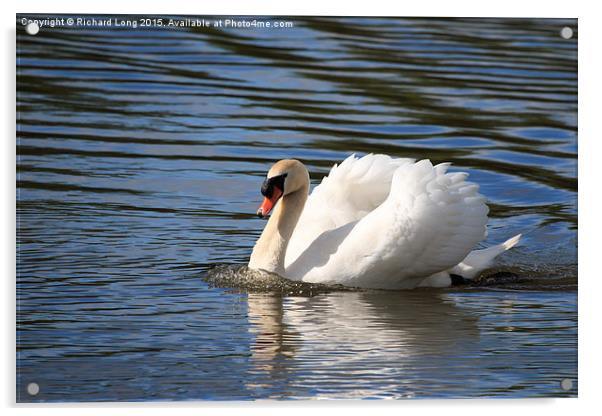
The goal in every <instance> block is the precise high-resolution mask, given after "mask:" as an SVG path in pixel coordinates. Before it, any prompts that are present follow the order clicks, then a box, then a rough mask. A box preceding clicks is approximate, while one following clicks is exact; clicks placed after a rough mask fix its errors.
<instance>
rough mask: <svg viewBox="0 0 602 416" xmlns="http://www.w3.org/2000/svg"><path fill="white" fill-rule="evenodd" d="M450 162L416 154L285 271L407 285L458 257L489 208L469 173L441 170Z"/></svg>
mask: <svg viewBox="0 0 602 416" xmlns="http://www.w3.org/2000/svg"><path fill="white" fill-rule="evenodd" d="M448 166H449V164H440V165H437V166H433V165H432V164H431V162H430V161H429V160H422V161H420V162H417V163H408V164H403V165H401V166H400V167H398V168H397V169H396V171H395V173H394V175H393V178H392V184H391V190H390V193H389V195H388V197H387V198H386V199H385V201H384V202H383V203H382V204H380V205H379V206H378V207H377V208H376V209H374V210H373V211H371V212H370V213H369V214H367V215H365V216H364V217H363V218H362V219H360V220H357V221H355V222H352V223H349V224H347V225H344V226H342V227H338V228H335V229H333V230H331V231H329V232H326V233H324V234H323V235H321V236H320V238H319V239H317V240H316V241H315V242H314V243H313V244H311V245H310V246H309V247H308V248H307V249H306V250H305V251H304V252H303V253H301V254H300V255H299V257H298V258H297V260H296V261H295V262H293V263H292V264H290V267H287V277H289V276H290V277H291V278H297V279H302V280H304V281H309V282H338V283H342V284H345V285H349V286H358V287H368V286H369V287H380V288H405V287H414V286H416V285H417V284H418V283H419V282H420V280H422V279H423V278H425V277H427V276H429V275H431V274H433V273H436V272H440V271H443V270H447V269H449V268H451V267H453V266H455V265H457V264H458V263H460V262H461V261H462V260H463V259H464V258H465V257H466V255H467V254H468V253H469V252H470V250H471V249H472V248H473V247H474V246H475V245H476V244H477V243H478V242H479V241H480V240H482V239H483V237H484V236H485V233H486V224H487V213H488V208H487V206H486V205H485V198H484V197H483V196H481V195H480V194H479V193H478V186H477V185H475V184H472V183H469V182H466V180H465V179H466V177H467V176H468V175H467V174H466V173H447V168H448ZM320 256H321V257H320ZM312 257H313V258H314V260H312ZM316 257H318V258H321V260H320V261H319V262H318V263H316V261H315V258H316Z"/></svg>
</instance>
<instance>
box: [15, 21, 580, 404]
mask: <svg viewBox="0 0 602 416" xmlns="http://www.w3.org/2000/svg"><path fill="white" fill-rule="evenodd" d="M30 17H31V16H30ZM131 18H133V17H131ZM211 19H215V18H211ZM264 20H266V19H264ZM268 20H269V19H268ZM276 20H279V21H290V22H293V24H294V27H293V28H282V29H253V28H248V29H219V28H218V29H215V28H182V29H172V30H167V29H165V28H141V27H138V28H136V29H119V28H115V27H112V28H105V29H101V28H97V29H95V28H89V27H88V28H81V27H80V28H77V29H75V28H54V29H51V28H44V27H42V28H41V30H40V33H39V34H38V35H36V36H29V35H27V34H26V33H25V31H24V28H23V27H22V26H21V25H20V23H19V24H18V30H17V111H18V113H17V114H18V121H17V192H18V194H17V199H18V201H17V226H18V232H17V242H18V252H17V296H18V303H17V400H18V401H21V402H29V401H104V400H130V401H137V400H198V399H209V400H230V399H237V400H238V399H257V398H276V399H281V398H283V399H289V398H318V397H328V398H385V397H386V398H410V397H415V398H436V397H542V396H575V395H576V394H577V290H576V288H577V286H576V277H577V274H576V236H577V201H576V197H577V163H576V158H577V40H576V38H577V34H578V31H577V21H576V20H523V19H399V18H395V19H391V18H370V19H366V18H330V17H329V18H326V17H323V18H297V17H294V18H281V19H276ZM564 26H570V27H571V28H572V29H573V31H574V36H573V38H572V39H568V40H567V39H563V38H561V36H560V30H561V29H562V28H563V27H564ZM353 152H355V153H357V154H365V153H369V152H375V153H376V152H378V153H386V154H389V155H391V156H397V157H413V158H430V159H431V160H432V161H433V162H435V163H438V162H443V161H451V162H453V169H452V170H454V169H455V170H462V171H467V172H469V173H470V175H471V180H473V181H475V182H477V183H479V184H480V185H481V191H482V193H483V194H484V195H485V196H486V197H487V198H488V200H489V205H490V207H491V215H490V216H491V220H490V223H489V235H488V238H487V240H486V241H485V242H484V243H483V245H484V246H485V245H489V244H493V243H499V242H501V241H503V240H505V239H506V238H509V237H511V236H513V235H515V234H517V233H519V232H522V233H524V239H523V242H522V244H521V246H519V247H517V248H515V249H513V250H512V251H511V252H509V253H507V254H505V255H504V256H503V257H501V258H500V259H499V262H498V263H497V264H496V270H498V271H499V270H502V271H511V272H512V273H514V274H516V275H517V276H518V277H519V280H518V281H512V282H504V281H501V282H497V283H496V281H493V283H492V282H489V283H487V282H486V284H481V285H473V286H460V287H455V288H450V289H444V290H416V291H406V292H403V291H402V292H382V291H360V292H341V291H334V292H326V293H322V292H320V293H312V294H311V295H312V296H308V295H307V294H302V295H297V294H295V293H279V294H274V293H264V292H257V291H253V290H251V291H248V290H244V289H231V288H220V287H214V285H211V284H209V283H207V282H206V281H204V280H203V277H204V276H206V274H207V271H208V270H209V269H210V268H211V267H213V265H215V264H226V265H228V266H226V267H231V268H234V267H239V266H241V265H244V264H246V262H247V260H248V257H249V254H250V252H251V248H252V246H253V243H254V241H255V240H256V238H257V237H258V235H259V233H260V232H261V229H262V227H263V226H264V225H265V222H264V221H263V220H260V219H258V218H256V217H255V215H254V213H255V210H256V209H257V206H258V204H259V202H260V194H259V188H260V185H261V182H262V177H263V176H264V175H265V172H266V170H267V169H268V168H269V166H270V165H271V163H272V162H273V161H275V160H277V159H280V158H287V157H295V158H298V159H301V160H302V161H303V162H304V163H305V164H306V165H307V167H308V169H309V170H310V174H311V178H312V183H313V184H316V183H317V182H318V180H319V179H320V178H321V177H322V176H323V175H325V174H326V173H327V172H328V170H329V168H330V166H332V164H333V163H336V162H339V161H341V160H343V159H344V158H345V157H346V156H348V155H349V154H351V153H353ZM494 271H495V270H494ZM492 272H493V271H492ZM563 379H571V380H573V386H574V387H573V389H571V390H570V391H563V390H562V389H561V388H560V383H561V381H562V380H563ZM32 382H35V383H38V384H39V386H40V392H39V394H37V395H35V396H30V395H28V394H27V392H26V391H27V390H26V389H27V385H28V384H29V383H32Z"/></svg>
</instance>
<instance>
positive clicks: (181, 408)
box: [0, 0, 602, 416]
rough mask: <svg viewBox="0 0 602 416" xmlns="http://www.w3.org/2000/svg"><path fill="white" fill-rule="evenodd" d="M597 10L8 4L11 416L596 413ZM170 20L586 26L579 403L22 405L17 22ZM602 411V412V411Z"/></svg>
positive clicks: (442, 4)
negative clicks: (567, 20) (359, 19)
mask: <svg viewBox="0 0 602 416" xmlns="http://www.w3.org/2000/svg"><path fill="white" fill-rule="evenodd" d="M594 4H595V3H594V2H581V3H579V2H575V1H573V2H567V1H539V2H533V1H531V2H527V1H525V0H506V1H503V2H485V1H471V0H453V1H429V0H420V1H417V2H410V1H407V2H394V1H384V0H369V1H365V2H353V1H350V0H349V1H326V0H302V1H295V2H286V1H285V0H280V1H261V0H259V1H250V0H249V1H243V0H239V1H226V0H219V1H215V2H193V1H185V0H168V1H163V2H158V1H154V2H151V1H148V0H147V1H144V2H140V3H134V2H124V1H123V0H120V1H115V0H104V1H102V2H87V3H86V2H81V1H63V0H55V1H52V2H49V1H47V0H46V1H20V2H19V3H17V4H14V5H12V4H11V5H6V3H4V2H3V4H2V11H3V13H2V18H3V19H4V22H5V25H4V27H3V35H4V39H3V42H2V47H3V48H4V51H3V57H4V58H5V59H4V65H2V71H3V76H2V78H1V79H2V84H3V88H2V91H3V92H5V93H4V97H3V99H2V100H1V103H2V104H1V106H2V117H3V126H4V127H5V129H4V132H5V137H4V140H3V141H2V143H3V146H4V148H3V152H2V157H3V163H2V167H3V181H2V187H3V195H4V204H2V207H3V208H2V209H3V215H2V216H1V218H2V228H1V230H2V231H3V233H2V234H3V239H2V244H3V247H2V250H1V251H0V252H1V255H2V258H1V261H2V264H3V265H4V266H5V275H4V279H3V282H4V284H5V286H4V290H3V294H4V296H5V298H4V303H3V305H2V306H3V307H2V308H1V309H2V312H3V315H6V316H5V317H4V322H5V323H6V324H7V325H6V326H5V330H4V332H3V335H4V336H3V342H2V355H1V357H2V370H3V371H2V373H3V374H4V377H3V379H2V385H1V386H0V392H1V394H2V400H1V403H2V405H3V406H4V407H7V408H8V414H14V413H15V414H30V413H36V414H38V413H39V414H42V413H43V414H44V415H51V416H52V415H70V414H73V415H80V414H82V413H84V414H92V415H104V414H107V413H108V412H107V409H108V408H111V409H112V410H111V411H110V412H111V414H112V415H114V416H117V415H126V414H128V415H129V414H131V412H132V410H133V408H139V407H143V408H144V411H145V412H148V413H149V414H157V415H163V414H165V413H166V409H170V410H169V412H170V413H177V414H191V415H192V414H194V415H198V414H199V412H202V413H201V414H204V413H211V414H214V413H220V414H223V413H226V414H238V413H240V412H243V411H244V412H245V414H250V415H254V414H261V415H262V416H267V415H281V414H282V413H286V414H287V416H288V415H292V414H302V413H303V414H305V413H307V412H310V413H314V412H320V413H321V412H339V411H343V412H346V413H354V414H360V413H364V412H366V411H367V410H368V409H369V408H375V410H376V411H378V412H379V414H396V415H398V414H400V412H404V411H409V412H412V411H413V412H416V411H420V412H426V413H427V414H429V413H430V414H441V413H442V412H443V413H444V414H445V415H446V416H451V415H462V416H466V415H472V414H475V415H479V416H482V415H483V413H484V412H486V413H487V415H488V416H490V415H507V414H508V413H514V412H516V411H518V410H519V409H520V410H521V411H531V412H538V413H539V412H545V413H546V414H547V415H563V416H566V415H567V414H582V413H583V414H588V413H591V412H589V411H590V410H592V409H594V405H595V404H596V402H595V400H596V399H597V397H598V395H599V392H598V390H599V388H598V386H600V384H599V381H598V380H599V379H598V374H599V372H600V370H601V366H600V356H601V354H600V352H599V351H598V349H599V345H600V343H599V342H597V341H598V339H599V337H598V335H597V331H598V330H599V329H600V322H599V320H598V319H597V318H598V316H596V315H599V312H598V311H597V310H596V309H595V307H596V306H597V304H598V303H599V300H598V293H599V291H600V282H601V281H602V276H599V274H600V272H599V271H598V264H597V262H596V260H597V259H596V257H597V256H598V257H599V256H600V255H599V254H598V253H597V252H596V251H597V249H598V247H600V246H601V245H602V244H601V243H600V242H599V238H600V236H601V235H602V232H601V230H600V221H599V220H598V217H599V216H600V212H601V208H602V205H598V201H599V200H600V198H598V197H597V195H598V194H599V193H600V190H599V188H600V184H599V182H600V177H601V173H600V169H599V168H598V165H599V164H600V162H599V161H598V159H599V157H600V156H601V155H602V153H601V152H600V142H602V135H601V134H600V130H601V129H600V127H599V121H598V120H600V118H601V116H600V113H601V109H600V105H599V99H598V97H600V93H601V91H600V81H599V79H600V75H599V74H600V73H602V70H601V66H600V53H599V52H598V51H599V48H600V46H599V40H600V36H599V28H600V15H599V13H596V9H595V6H594ZM17 12H19V13H28V12H29V13H46V12H47V13H53V14H54V13H144V14H154V13H157V14H158V13H170V14H175V13H177V14H180V13H181V14H203V15H208V14H220V15H261V14H276V15H278V14H280V15H348V16H349V15H364V16H375V15H378V16H388V15H390V16H441V17H448V16H483V17H485V16H488V17H571V18H579V246H580V249H579V278H580V282H579V288H580V289H579V396H580V397H579V399H545V400H540V399H522V400H512V399H507V400H414V401H397V402H393V403H391V402H383V401H381V402H327V403H325V402H255V403H253V402H248V403H242V404H241V403H219V402H217V403H216V402H184V403H169V404H167V403H139V404H127V403H126V404H98V405H41V406H39V405H27V406H25V405H15V404H14V400H15V395H14V393H15V387H14V382H15V375H14V370H15V358H14V351H15V349H14V342H15V336H14V329H15V323H14V318H15V312H14V306H15V297H14V296H15V274H14V267H15V257H14V254H15V233H14V226H15V219H14V209H15V191H14V184H15V171H14V166H15V165H14V164H15V148H14V146H15V141H14V140H15V139H14V131H15V130H14V128H15V106H14V103H15V96H14V88H15V85H14V79H15V78H14V76H15V67H14V56H15V49H14V42H15V36H14V30H15V17H14V16H15V13H17ZM596 407H597V408H599V405H598V406H596Z"/></svg>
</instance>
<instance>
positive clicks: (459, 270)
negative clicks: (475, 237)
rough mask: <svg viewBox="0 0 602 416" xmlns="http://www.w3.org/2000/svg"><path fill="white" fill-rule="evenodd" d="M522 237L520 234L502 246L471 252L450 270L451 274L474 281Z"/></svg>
mask: <svg viewBox="0 0 602 416" xmlns="http://www.w3.org/2000/svg"><path fill="white" fill-rule="evenodd" d="M521 237H522V234H518V235H515V236H514V237H512V238H510V239H508V240H506V241H504V242H503V243H502V244H498V245H495V246H493V247H488V248H485V249H482V250H474V251H471V252H470V253H469V254H468V256H466V258H465V259H464V260H462V262H461V263H460V264H458V265H457V266H455V267H454V268H452V269H451V270H449V272H450V273H452V274H456V275H460V276H462V277H463V278H465V279H474V278H475V277H476V276H477V275H478V274H479V273H480V272H481V271H483V270H484V269H485V268H486V267H487V266H489V265H490V264H491V262H492V261H493V259H494V258H496V257H497V256H499V255H500V254H502V253H503V252H504V251H506V250H510V249H511V248H512V247H514V246H515V245H516V244H518V242H519V241H520V238H521Z"/></svg>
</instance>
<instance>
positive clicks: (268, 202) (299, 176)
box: [257, 159, 309, 218]
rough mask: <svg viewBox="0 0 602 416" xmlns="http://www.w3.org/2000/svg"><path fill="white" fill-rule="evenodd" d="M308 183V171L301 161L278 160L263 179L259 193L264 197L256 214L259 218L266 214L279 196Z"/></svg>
mask: <svg viewBox="0 0 602 416" xmlns="http://www.w3.org/2000/svg"><path fill="white" fill-rule="evenodd" d="M308 183H309V173H308V172H307V169H306V168H305V166H304V165H303V163H301V162H299V161H298V160H295V159H284V160H279V161H278V162H276V163H275V164H274V166H272V168H271V169H270V170H269V172H268V176H267V178H266V179H265V181H263V185H262V186H261V194H262V195H263V196H264V198H263V202H262V203H261V205H260V206H259V209H258V210H257V215H258V216H259V217H260V218H262V217H264V216H266V215H268V214H269V213H270V211H271V210H272V208H273V207H274V205H276V202H278V200H279V199H280V198H282V197H283V196H286V195H288V194H290V193H293V192H295V191H298V190H299V189H302V188H303V187H304V186H306V185H307V184H308Z"/></svg>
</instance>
